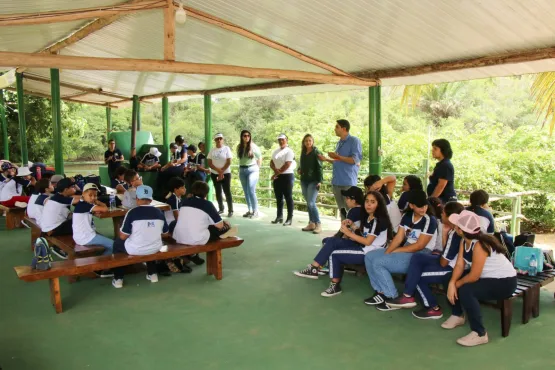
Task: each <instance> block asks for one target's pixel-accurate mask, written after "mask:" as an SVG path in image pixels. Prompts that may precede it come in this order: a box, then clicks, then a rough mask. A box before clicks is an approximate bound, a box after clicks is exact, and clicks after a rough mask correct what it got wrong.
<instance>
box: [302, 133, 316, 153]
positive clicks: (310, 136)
mask: <svg viewBox="0 0 555 370" xmlns="http://www.w3.org/2000/svg"><path fill="white" fill-rule="evenodd" d="M307 137H309V138H311V139H312V147H314V138H313V137H312V135H310V134H306V135H305V136H304V137H303V141H302V142H301V148H302V149H301V154H306V146H304V141H305V140H306V138H307Z"/></svg>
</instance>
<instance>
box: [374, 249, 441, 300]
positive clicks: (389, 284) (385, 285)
mask: <svg viewBox="0 0 555 370" xmlns="http://www.w3.org/2000/svg"><path fill="white" fill-rule="evenodd" d="M385 251H386V248H384V249H377V250H375V251H371V252H368V253H366V256H365V257H364V264H365V265H366V271H367V272H368V278H369V279H370V284H371V285H372V288H374V290H375V291H376V292H382V293H383V294H384V295H385V296H386V297H387V298H396V297H397V296H398V295H399V293H398V292H397V288H396V287H395V284H394V283H393V277H392V276H391V274H405V273H407V271H408V269H409V265H410V260H411V259H412V256H414V253H390V254H385ZM416 253H427V254H429V253H431V251H430V250H429V249H426V248H424V249H423V250H421V251H419V252H416Z"/></svg>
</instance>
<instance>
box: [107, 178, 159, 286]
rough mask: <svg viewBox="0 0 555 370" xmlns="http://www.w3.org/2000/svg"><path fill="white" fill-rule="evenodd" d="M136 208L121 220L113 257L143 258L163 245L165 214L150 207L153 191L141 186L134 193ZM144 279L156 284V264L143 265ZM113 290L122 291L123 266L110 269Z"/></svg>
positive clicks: (148, 187)
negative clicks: (122, 255) (125, 255)
mask: <svg viewBox="0 0 555 370" xmlns="http://www.w3.org/2000/svg"><path fill="white" fill-rule="evenodd" d="M136 196H137V199H136V202H137V207H135V208H133V209H131V210H130V211H129V212H127V214H126V215H125V218H124V219H123V225H122V226H121V229H120V232H119V238H116V240H115V241H114V254H116V253H124V254H129V255H135V256H145V255H149V254H154V253H157V252H158V251H160V248H162V246H163V245H164V243H163V242H162V236H168V235H169V231H170V229H169V227H168V223H167V222H166V219H165V217H164V213H162V211H160V210H159V209H157V208H155V207H153V206H151V205H150V203H151V202H152V188H151V187H150V186H147V185H140V186H139V187H137V191H136ZM146 269H147V275H146V279H147V280H150V282H152V283H157V282H158V274H157V273H156V262H155V261H149V262H147V263H146ZM113 271H114V279H113V280H112V285H113V286H114V288H122V287H123V276H124V273H125V266H123V267H117V268H114V269H113Z"/></svg>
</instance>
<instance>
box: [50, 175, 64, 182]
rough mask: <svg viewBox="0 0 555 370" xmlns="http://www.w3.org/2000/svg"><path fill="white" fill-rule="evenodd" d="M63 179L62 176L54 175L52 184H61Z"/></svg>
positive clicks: (51, 180)
mask: <svg viewBox="0 0 555 370" xmlns="http://www.w3.org/2000/svg"><path fill="white" fill-rule="evenodd" d="M62 179H64V177H63V176H62V175H54V176H52V178H51V179H50V182H60V180H62Z"/></svg>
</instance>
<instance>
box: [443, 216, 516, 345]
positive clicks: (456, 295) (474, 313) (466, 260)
mask: <svg viewBox="0 0 555 370" xmlns="http://www.w3.org/2000/svg"><path fill="white" fill-rule="evenodd" d="M449 221H450V222H451V223H452V224H453V225H455V230H456V232H457V234H459V236H461V237H462V239H463V240H462V241H461V245H460V248H459V254H458V257H457V262H456V264H455V267H454V268H453V274H452V275H451V277H450V279H449V284H448V288H447V299H448V300H449V303H450V304H451V305H452V315H451V317H449V319H447V320H446V321H445V322H444V323H443V324H442V325H441V327H442V328H444V329H454V328H456V327H457V326H461V325H464V323H465V314H466V319H468V322H469V324H470V330H471V332H470V333H469V334H468V335H466V336H464V337H461V338H459V339H457V343H458V344H460V345H462V346H465V347H472V346H477V345H480V344H486V343H488V333H487V331H486V328H485V327H484V324H483V322H482V313H481V311H480V301H498V300H503V299H506V298H509V297H511V296H512V294H513V293H514V291H515V289H516V286H517V278H516V271H515V269H514V267H513V265H512V263H511V261H509V260H508V259H507V258H506V257H505V254H506V253H507V250H506V249H505V247H503V246H502V245H501V244H500V243H499V241H498V240H497V239H496V238H495V237H493V236H492V235H487V234H485V233H483V232H482V231H481V225H480V218H479V216H478V215H477V214H475V213H473V212H470V211H466V210H465V211H462V212H461V213H460V214H452V215H451V216H449ZM466 265H470V270H465V266H466Z"/></svg>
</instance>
